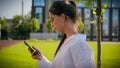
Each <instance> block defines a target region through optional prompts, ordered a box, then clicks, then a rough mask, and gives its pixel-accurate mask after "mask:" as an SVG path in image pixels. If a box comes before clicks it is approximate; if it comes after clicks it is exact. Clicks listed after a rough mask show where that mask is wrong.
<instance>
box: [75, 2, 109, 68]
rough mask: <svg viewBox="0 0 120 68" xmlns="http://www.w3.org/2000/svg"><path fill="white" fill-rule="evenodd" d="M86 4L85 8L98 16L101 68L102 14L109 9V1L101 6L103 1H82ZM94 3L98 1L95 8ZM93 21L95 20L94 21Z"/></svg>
mask: <svg viewBox="0 0 120 68" xmlns="http://www.w3.org/2000/svg"><path fill="white" fill-rule="evenodd" d="M75 1H76V2H77V3H78V2H80V1H81V0H75ZM82 1H83V2H84V3H85V6H86V7H88V8H90V9H91V10H92V11H93V14H95V15H96V21H97V25H96V26H97V30H96V32H97V33H96V35H97V36H96V38H97V46H98V47H97V48H98V53H97V68H101V22H102V20H103V19H102V14H103V13H104V12H105V8H106V7H107V5H106V3H107V0H106V2H105V3H104V4H101V0H89V1H87V0H82ZM94 1H97V7H96V8H94V6H93V4H94ZM92 21H93V20H92Z"/></svg>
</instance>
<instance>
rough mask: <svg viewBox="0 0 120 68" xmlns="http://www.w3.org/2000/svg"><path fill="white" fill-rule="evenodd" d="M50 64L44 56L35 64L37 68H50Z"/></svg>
mask: <svg viewBox="0 0 120 68" xmlns="http://www.w3.org/2000/svg"><path fill="white" fill-rule="evenodd" d="M50 65H51V62H50V61H49V60H48V59H47V58H45V57H44V56H43V57H42V59H41V60H40V61H38V62H37V66H38V68H50Z"/></svg>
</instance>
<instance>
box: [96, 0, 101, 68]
mask: <svg viewBox="0 0 120 68" xmlns="http://www.w3.org/2000/svg"><path fill="white" fill-rule="evenodd" d="M96 15H97V33H96V35H97V46H98V53H97V68H101V17H102V16H101V0H97V8H96Z"/></svg>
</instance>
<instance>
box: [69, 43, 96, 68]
mask: <svg viewBox="0 0 120 68" xmlns="http://www.w3.org/2000/svg"><path fill="white" fill-rule="evenodd" d="M70 51H71V55H72V60H73V63H74V66H75V68H94V57H93V53H92V49H91V48H90V47H89V46H88V45H87V43H86V41H78V42H76V43H75V44H74V46H71V48H70Z"/></svg>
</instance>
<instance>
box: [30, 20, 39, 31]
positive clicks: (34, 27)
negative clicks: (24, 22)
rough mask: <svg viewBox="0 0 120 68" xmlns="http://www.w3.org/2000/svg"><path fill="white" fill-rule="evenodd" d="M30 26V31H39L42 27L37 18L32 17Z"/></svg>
mask: <svg viewBox="0 0 120 68" xmlns="http://www.w3.org/2000/svg"><path fill="white" fill-rule="evenodd" d="M28 26H29V30H30V32H37V31H38V30H39V29H40V26H39V23H38V21H37V19H36V18H32V19H31V20H30V23H29V25H28Z"/></svg>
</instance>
